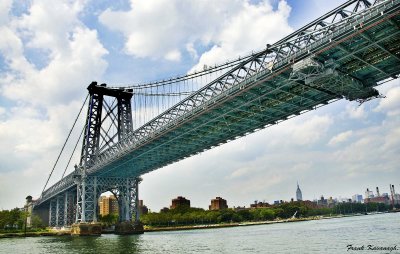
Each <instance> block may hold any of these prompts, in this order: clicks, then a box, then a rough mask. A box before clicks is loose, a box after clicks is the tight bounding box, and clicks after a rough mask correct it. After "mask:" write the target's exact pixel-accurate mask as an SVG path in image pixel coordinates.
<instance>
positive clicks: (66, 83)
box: [0, 1, 107, 106]
mask: <svg viewBox="0 0 400 254" xmlns="http://www.w3.org/2000/svg"><path fill="white" fill-rule="evenodd" d="M81 10H82V6H81V2H80V1H74V2H71V1H64V2H63V1H57V2H52V1H50V2H43V1H39V2H34V3H33V4H32V6H31V8H30V10H29V13H28V14H24V15H23V17H22V18H21V19H17V18H14V19H13V21H12V25H10V26H8V27H1V28H0V30H1V33H2V35H3V36H2V39H0V52H1V53H2V55H3V56H4V57H5V59H6V60H7V63H8V64H9V67H10V68H11V71H9V72H7V73H6V75H2V77H1V78H0V85H1V87H2V89H1V93H2V95H3V96H6V97H8V98H9V99H11V100H23V101H25V102H29V104H38V105H42V106H46V105H50V104H58V103H65V102H68V101H70V100H72V99H74V98H77V97H79V95H81V94H82V93H83V92H84V88H85V87H86V86H87V85H88V84H89V83H90V82H91V81H92V80H93V79H96V77H100V76H101V75H102V73H104V71H105V69H106V67H107V63H106V62H105V61H104V60H103V59H102V58H103V57H104V55H105V54H106V53H107V51H106V50H105V49H104V47H103V46H102V44H101V43H100V42H99V41H98V38H97V32H96V31H95V30H90V29H88V28H87V27H85V26H84V25H83V24H81V23H80V21H79V20H78V14H79V12H80V11H81ZM19 31H23V32H22V33H21V32H19ZM25 48H34V49H35V48H37V49H40V50H45V51H48V52H50V53H49V58H50V60H49V63H48V64H47V65H46V66H45V67H43V68H41V69H39V68H37V67H36V66H34V65H33V64H32V63H30V62H29V61H28V59H27V57H26V56H25V54H24V50H25ZM33 95H34V96H33Z"/></svg>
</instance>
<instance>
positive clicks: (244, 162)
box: [0, 0, 400, 211]
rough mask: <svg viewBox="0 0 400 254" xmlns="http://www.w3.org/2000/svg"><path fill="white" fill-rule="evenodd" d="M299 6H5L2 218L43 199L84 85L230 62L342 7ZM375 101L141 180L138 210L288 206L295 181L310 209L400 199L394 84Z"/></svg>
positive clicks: (6, 1) (315, 116)
mask: <svg viewBox="0 0 400 254" xmlns="http://www.w3.org/2000/svg"><path fill="white" fill-rule="evenodd" d="M304 2H305V3H302V4H299V1H295V0H288V1H278V0H270V1H268V0H265V1H263V0H257V1H247V0H233V1H232V0H221V1H212V0H205V1H190V2H189V1H181V0H168V1H167V0H163V1H155V0H147V1H139V0H131V1H124V0H119V1H109V0H101V1H90V0H60V1H50V0H42V1H36V0H31V1H12V0H3V1H1V3H0V32H1V34H2V36H1V37H0V144H1V145H0V193H1V198H0V209H11V208H14V207H16V206H22V205H23V203H24V199H25V197H26V196H27V195H32V196H33V197H34V198H37V197H38V196H39V195H40V193H41V191H42V188H43V186H44V184H45V181H46V178H47V176H48V174H49V173H50V170H51V168H52V166H53V164H54V162H55V160H56V158H57V155H58V153H59V151H60V149H61V147H62V144H63V142H64V140H65V138H66V136H67V134H68V131H69V129H70V128H71V126H72V123H73V120H74V118H75V116H76V114H77V113H78V111H79V107H80V106H81V104H82V101H83V99H84V98H85V96H86V94H87V90H86V87H87V86H88V85H89V84H90V82H91V81H93V80H96V81H98V82H99V83H103V82H104V83H107V84H110V85H128V84H136V83H143V82H146V81H151V80H159V79H163V78H169V77H173V76H176V75H178V74H185V73H187V72H188V71H189V70H191V69H193V68H199V67H201V66H203V65H204V64H207V65H214V64H215V63H221V62H224V61H225V60H228V59H235V58H237V57H238V56H239V55H241V56H243V55H245V54H246V53H249V52H251V51H252V50H259V49H263V48H264V47H265V45H266V44H267V43H270V44H271V43H274V42H275V41H277V40H279V39H281V38H282V37H283V36H285V35H288V34H290V33H291V32H293V31H295V30H296V29H297V28H299V27H302V26H303V25H306V23H308V22H310V21H312V20H314V19H316V18H318V17H320V16H321V15H322V14H324V13H326V12H327V11H329V10H331V9H333V8H334V7H336V6H339V5H340V4H341V3H342V2H343V1H337V0H334V1H320V0H312V1H304ZM328 2H329V3H328ZM378 90H379V91H380V93H381V94H383V95H385V96H386V98H385V99H375V100H372V101H369V102H366V103H364V104H362V105H359V104H358V103H357V102H349V101H345V100H341V101H339V102H335V103H333V104H330V105H327V106H325V107H322V108H319V109H318V110H316V111H312V112H309V113H306V114H304V115H300V116H298V117H296V118H294V119H291V120H288V121H284V122H282V123H279V124H278V125H274V126H272V127H269V128H267V129H264V130H261V131H258V132H256V133H254V134H251V135H249V136H247V137H243V138H240V139H238V140H234V141H232V142H229V143H227V144H225V145H223V146H220V147H217V148H214V149H212V150H209V151H206V152H203V153H201V154H199V155H197V156H194V157H191V158H188V159H185V160H183V161H179V162H177V163H175V164H173V165H169V166H166V167H164V168H161V169H158V170H156V171H153V172H150V173H148V174H146V175H144V176H143V182H142V183H141V185H140V199H143V200H144V202H145V204H146V205H147V206H148V207H150V208H151V209H152V210H154V211H158V210H159V209H160V208H162V207H165V206H169V204H170V201H171V199H172V198H175V197H177V196H185V197H187V198H188V199H190V200H191V202H192V206H194V207H202V208H207V207H208V205H209V202H210V199H212V198H215V197H216V196H220V197H223V198H224V199H226V200H228V205H230V206H231V205H236V206H239V205H240V206H243V205H246V206H248V205H249V203H250V202H252V201H254V200H260V201H263V200H265V201H267V202H273V200H277V199H284V200H290V198H292V197H293V198H295V191H296V187H297V186H296V182H297V181H299V184H300V187H301V189H302V192H303V198H304V199H310V200H313V199H314V198H318V197H319V196H320V195H324V196H325V197H329V196H333V197H339V196H342V197H351V195H354V194H356V193H358V194H363V193H364V191H365V189H366V188H367V187H369V188H370V189H374V188H375V187H376V186H378V187H379V188H380V190H381V193H383V192H389V191H388V185H389V184H394V185H395V188H396V190H400V186H399V184H400V182H399V180H398V179H400V170H399V165H400V157H399V156H398V155H399V154H400V81H399V80H394V81H391V82H387V83H385V84H383V85H381V86H379V87H378ZM83 121H84V119H83V118H82V119H80V122H79V123H78V124H80V126H83ZM78 136H79V132H74V133H73V134H72V138H71V140H72V142H71V143H70V144H69V146H68V147H67V150H66V153H65V154H66V156H64V157H62V158H61V161H60V163H59V167H57V168H56V170H55V172H54V175H53V177H52V178H51V180H50V184H49V186H51V184H53V183H55V182H56V181H58V180H59V179H60V177H61V175H62V172H63V170H64V168H63V167H65V165H66V161H67V160H68V156H69V154H70V153H71V151H72V147H73V143H74V142H75V141H76V140H77V138H78ZM78 154H79V152H78V153H76V155H75V157H74V159H73V160H72V161H73V163H72V165H73V164H75V163H78ZM72 170H73V167H72V166H70V167H69V168H68V169H67V173H68V172H71V171H72Z"/></svg>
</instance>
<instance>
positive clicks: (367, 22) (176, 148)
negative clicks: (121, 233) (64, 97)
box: [34, 0, 400, 227]
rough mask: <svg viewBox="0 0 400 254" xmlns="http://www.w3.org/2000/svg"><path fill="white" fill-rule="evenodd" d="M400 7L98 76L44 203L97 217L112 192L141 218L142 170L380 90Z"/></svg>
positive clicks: (394, 52) (52, 217) (343, 9)
mask: <svg viewBox="0 0 400 254" xmlns="http://www.w3.org/2000/svg"><path fill="white" fill-rule="evenodd" d="M399 13H400V0H375V1H372V0H350V1H347V2H346V3H344V4H343V5H341V6H339V7H337V8H336V9H334V10H332V11H331V12H329V13H327V14H325V15H323V16H322V17H320V18H318V19H316V20H315V21H313V22H311V23H310V24H308V25H306V26H304V27H302V28H300V29H299V30H297V31H296V32H294V33H292V34H290V35H289V36H287V37H285V38H283V39H281V40H279V41H278V42H276V43H274V44H272V45H269V44H268V45H266V47H265V49H263V50H260V51H257V52H252V53H251V54H248V55H247V56H245V57H241V58H239V59H235V60H233V61H228V62H226V63H223V64H218V65H215V66H204V68H203V69H202V70H201V71H197V72H195V71H192V72H190V73H189V74H187V75H184V76H179V77H174V78H170V79H167V80H162V81H157V82H151V83H145V84H136V85H122V86H121V85H119V86H107V85H106V84H98V83H96V82H93V83H91V84H90V85H89V87H88V91H89V94H88V97H87V98H86V100H85V102H84V103H83V106H82V108H81V111H82V109H83V108H84V107H85V105H87V114H86V121H85V125H84V128H83V130H82V132H81V135H80V137H79V140H78V141H77V142H76V144H75V148H77V146H78V144H79V143H81V144H82V148H81V154H80V160H79V162H76V165H75V167H74V170H73V171H72V172H71V173H70V174H67V175H65V172H66V170H67V168H68V167H69V165H70V162H71V158H73V156H72V155H71V157H70V159H69V161H68V165H67V167H66V168H65V171H64V174H63V177H62V179H61V180H59V181H58V182H56V183H55V184H54V185H52V186H51V187H49V188H47V189H46V187H47V184H48V182H49V179H47V182H46V185H45V187H44V189H43V192H42V194H41V196H40V198H39V199H38V200H37V201H36V202H35V204H34V211H36V212H37V213H38V214H40V215H41V216H42V218H44V219H45V220H46V221H48V223H49V225H50V226H59V227H61V226H70V225H72V224H74V225H75V224H80V223H88V222H96V221H97V219H98V218H97V216H98V213H99V211H98V208H97V202H98V199H99V197H100V195H101V193H103V192H106V191H111V192H112V193H113V194H114V195H115V196H116V197H117V200H118V204H119V219H120V222H129V223H135V222H137V221H138V217H139V215H138V196H139V193H138V186H139V183H140V181H141V178H140V176H141V175H143V174H145V173H148V172H150V171H152V170H156V169H158V168H161V167H164V166H166V165H168V164H171V163H174V162H176V161H179V160H182V159H184V158H187V157H190V156H193V155H195V154H198V153H200V152H203V151H205V150H208V149H212V148H213V147H216V146H219V145H222V144H224V143H226V142H229V141H231V140H234V139H237V138H240V137H242V136H245V135H248V134H250V133H252V132H255V131H257V130H260V129H263V128H266V127H269V126H271V125H274V124H277V123H279V122H281V121H284V120H287V119H290V118H292V117H296V116H297V115H299V114H303V113H305V112H308V111H310V110H314V109H317V108H318V107H321V106H324V105H327V104H329V103H332V102H335V101H337V100H341V99H346V100H349V101H358V102H360V103H363V102H365V101H368V100H370V99H373V98H377V97H379V96H380V95H379V93H378V91H377V90H376V89H375V88H374V87H376V86H378V85H380V84H382V83H383V82H387V81H388V80H392V79H395V78H398V77H399V73H400V29H399V27H400V15H399ZM260 32H261V31H260ZM249 39H251V38H249ZM86 102H87V104H86ZM78 119H79V115H78V117H77V119H76V120H75V123H76V122H77V120H78ZM74 126H75V124H74ZM64 146H65V144H64ZM74 151H75V149H74ZM53 170H54V168H53ZM53 170H52V172H53ZM50 176H51V174H50ZM50 176H49V178H50Z"/></svg>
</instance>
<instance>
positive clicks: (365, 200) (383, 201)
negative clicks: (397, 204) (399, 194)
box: [364, 196, 390, 205]
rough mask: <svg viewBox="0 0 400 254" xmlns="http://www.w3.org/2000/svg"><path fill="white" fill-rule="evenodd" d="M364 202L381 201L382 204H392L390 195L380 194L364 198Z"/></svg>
mask: <svg viewBox="0 0 400 254" xmlns="http://www.w3.org/2000/svg"><path fill="white" fill-rule="evenodd" d="M364 203H365V204H368V203H381V204H385V205H389V204H390V200H389V197H387V196H380V197H372V198H366V199H364Z"/></svg>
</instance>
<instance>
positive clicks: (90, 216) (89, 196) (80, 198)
mask: <svg viewBox="0 0 400 254" xmlns="http://www.w3.org/2000/svg"><path fill="white" fill-rule="evenodd" d="M77 185H78V186H77V204H76V221H75V224H73V225H72V227H71V234H72V235H100V234H101V225H100V223H96V222H97V189H98V186H97V178H96V177H91V176H89V177H88V176H83V177H82V178H81V179H80V180H79V181H78V182H77Z"/></svg>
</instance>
